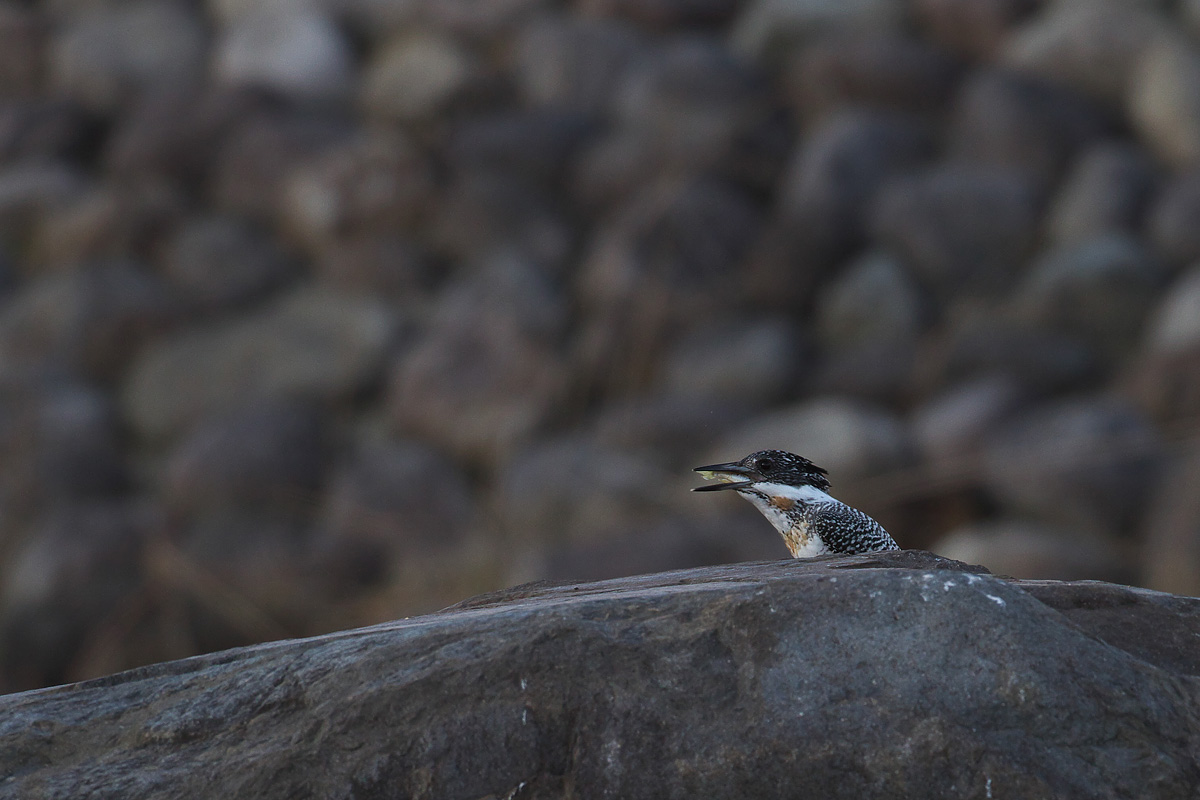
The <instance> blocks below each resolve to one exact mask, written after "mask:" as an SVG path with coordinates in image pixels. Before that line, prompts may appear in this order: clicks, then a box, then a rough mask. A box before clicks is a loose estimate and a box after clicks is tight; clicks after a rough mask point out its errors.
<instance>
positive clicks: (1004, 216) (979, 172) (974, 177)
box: [873, 166, 1039, 296]
mask: <svg viewBox="0 0 1200 800" xmlns="http://www.w3.org/2000/svg"><path fill="white" fill-rule="evenodd" d="M1038 210H1039V209H1038V205H1037V198H1036V194H1035V191H1034V186H1032V185H1031V184H1030V183H1029V182H1028V181H1026V180H1023V179H1022V178H1021V177H1019V176H1017V175H1013V174H1011V173H1008V172H1001V171H997V170H994V169H972V168H967V167H965V166H958V167H955V166H945V167H940V168H938V169H935V170H933V171H931V172H928V173H926V174H923V175H917V176H912V177H905V178H897V179H895V180H892V181H889V182H888V183H887V185H885V186H884V187H883V188H882V189H881V190H880V192H879V197H878V200H877V202H876V204H875V209H874V212H873V216H874V225H873V227H874V230H875V233H876V235H877V236H878V237H879V239H880V240H881V241H882V242H883V243H884V244H885V245H887V246H888V247H889V248H890V249H891V250H892V251H893V252H895V253H897V254H898V255H899V256H900V257H901V258H903V259H904V262H905V263H906V264H908V265H909V266H911V267H912V269H913V271H914V272H915V273H916V274H917V277H918V278H919V279H920V280H921V282H922V283H923V285H924V286H925V287H926V288H928V289H930V290H932V291H934V292H935V293H936V294H937V295H939V296H947V295H951V294H953V295H958V296H961V295H962V294H963V293H966V294H972V295H984V296H987V295H993V294H995V293H998V292H1001V291H1003V290H1004V289H1006V288H1008V287H1009V286H1011V285H1012V284H1013V282H1014V281H1015V278H1016V273H1017V270H1018V267H1019V266H1020V265H1021V264H1022V262H1023V261H1024V259H1025V257H1026V256H1027V255H1028V253H1029V251H1030V249H1031V248H1032V246H1033V244H1034V237H1035V235H1036V232H1037V223H1038Z"/></svg>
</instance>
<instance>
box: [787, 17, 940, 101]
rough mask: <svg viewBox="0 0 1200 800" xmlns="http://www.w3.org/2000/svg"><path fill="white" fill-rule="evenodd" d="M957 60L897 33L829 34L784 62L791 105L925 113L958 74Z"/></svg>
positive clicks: (938, 99)
mask: <svg viewBox="0 0 1200 800" xmlns="http://www.w3.org/2000/svg"><path fill="white" fill-rule="evenodd" d="M958 73H959V64H958V62H957V61H956V60H955V59H954V58H952V57H951V56H949V55H947V54H946V53H944V52H943V51H941V50H938V49H936V48H934V47H931V46H929V45H927V44H924V43H923V42H920V41H917V40H915V39H912V38H909V37H906V36H900V35H884V34H878V33H877V34H859V35H850V36H847V35H842V36H837V35H832V36H828V37H823V38H819V39H817V40H815V41H813V42H812V43H811V44H809V45H808V46H806V47H804V48H802V49H800V50H798V51H797V52H796V54H795V56H794V57H792V58H790V59H789V60H788V61H787V63H786V64H785V65H784V67H783V79H784V81H786V85H787V87H788V92H789V95H790V97H791V98H792V102H793V104H794V105H795V106H796V107H797V108H799V109H800V110H801V112H802V113H803V114H804V116H805V117H808V118H818V117H821V116H824V115H825V114H827V113H831V112H835V111H838V110H840V109H843V108H844V107H846V106H868V107H874V108H880V109H885V110H893V111H907V112H912V113H918V114H929V113H932V112H934V111H936V110H938V109H940V108H941V107H942V106H943V105H944V104H945V102H946V100H947V99H948V98H949V95H950V92H951V90H952V89H953V88H954V85H955V83H956V82H957V79H958Z"/></svg>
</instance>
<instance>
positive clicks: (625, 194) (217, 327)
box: [0, 0, 1200, 689]
mask: <svg viewBox="0 0 1200 800" xmlns="http://www.w3.org/2000/svg"><path fill="white" fill-rule="evenodd" d="M1198 8H1200V6H1197V4H1195V3H1168V2H1165V1H1163V2H1155V1H1154V0H1150V1H1149V2H1141V3H1127V2H1115V0H1113V1H1111V2H1110V1H1109V0H1104V1H1103V2H1096V3H1077V2H1070V1H1069V0H989V1H988V2H978V0H970V1H969V2H968V1H967V0H869V1H866V0H861V1H860V2H856V3H844V4H814V3H808V2H789V0H656V2H654V3H644V2H632V1H629V0H579V1H578V2H574V3H570V4H562V3H552V2H550V1H549V0H486V2H478V1H477V0H476V1H469V0H452V1H451V2H447V1H446V0H415V1H413V2H382V1H381V0H311V2H307V3H303V4H295V3H283V2H270V3H243V2H235V1H234V0H209V2H207V3H197V2H183V0H179V1H178V2H175V1H173V0H121V1H118V0H100V1H99V2H88V3H73V2H65V1H64V2H54V3H47V4H40V5H38V6H31V5H30V4H27V3H21V2H16V0H0V653H2V654H3V657H2V660H3V663H2V664H0V688H3V689H14V688H20V687H25V686H31V685H37V684H42V683H49V682H54V681H61V680H65V679H68V678H75V677H81V676H86V675H90V674H95V673H98V672H102V671H108V670H111V669H117V668H120V667H123V666H129V665H133V664H136V663H141V662H144V661H150V660H162V659H166V658H170V657H177V656H183V655H188V654H190V653H193V652H197V651H199V650H203V649H211V648H216V647H223V646H228V645H232V644H237V643H242V642H247V641H252V640H255V639H261V638H265V637H268V636H273V635H284V634H302V633H313V632H318V631H321V630H328V629H331V628H342V627H349V626H353V625H357V624H363V623H367V622H372V621H376V620H380V619H388V618H392V617H395V616H397V615H400V614H403V613H407V612H409V611H420V610H428V609H430V608H433V607H437V606H439V605H444V604H446V603H448V602H452V601H454V600H456V599H459V598H461V597H462V596H464V595H467V594H472V593H474V592H478V591H482V590H485V589H489V588H495V587H498V586H502V585H507V584H511V583H514V582H518V581H520V580H523V579H529V578H535V577H571V578H596V577H606V576H610V575H618V574H628V573H635V572H643V571H649V570H655V569H663V568H670V567H686V566H696V565H701V564H707V563H714V562H719V561H727V560H740V559H747V558H755V557H764V558H766V557H772V556H776V555H777V556H783V555H784V551H783V549H782V545H781V544H779V543H778V541H777V540H776V539H775V538H774V534H773V533H772V532H771V531H770V530H769V528H767V527H766V526H765V525H764V524H763V523H762V522H761V521H760V520H757V519H755V518H754V517H753V516H752V515H753V512H752V510H750V509H749V508H743V507H741V506H739V505H738V504H737V503H736V502H735V501H734V500H733V499H731V498H726V499H725V500H728V503H726V502H725V500H718V499H715V498H710V499H708V500H705V501H704V502H699V501H698V500H697V499H696V498H694V497H691V496H689V495H687V494H686V493H685V491H684V490H685V489H686V488H687V486H688V485H689V480H690V476H689V474H688V472H687V468H688V467H690V466H692V465H694V464H697V463H704V462H708V461H713V460H727V459H729V458H734V457H738V456H741V455H744V453H745V452H748V451H749V450H751V449H755V448H758V447H762V446H773V447H784V448H789V449H794V450H796V451H798V452H801V453H803V454H804V455H806V456H808V457H809V458H811V459H813V460H814V461H816V462H817V463H819V464H822V465H823V466H825V467H827V468H828V469H829V470H830V472H831V473H832V478H833V482H834V489H835V493H837V494H839V496H842V497H844V498H845V499H847V500H849V501H852V502H854V503H856V504H857V505H859V506H860V507H862V508H864V509H865V510H867V511H869V512H870V513H872V514H873V515H875V516H877V517H878V518H879V519H880V520H881V521H882V522H884V523H885V524H886V525H887V526H888V527H889V528H890V529H892V531H893V533H894V534H895V535H896V538H897V539H898V540H899V541H900V542H901V543H902V544H904V545H906V546H910V547H933V548H934V549H938V550H940V551H942V552H943V553H945V554H946V555H951V556H958V557H964V558H967V559H968V560H973V561H980V562H983V563H985V564H987V565H989V566H991V567H992V568H993V569H995V570H997V571H1001V572H1011V573H1013V574H1017V575H1022V576H1045V577H1094V578H1108V579H1115V580H1124V581H1132V582H1140V583H1145V584H1149V585H1152V586H1155V587H1157V588H1163V589H1169V590H1172V591H1177V592H1183V593H1200V508H1197V505H1196V503H1195V501H1194V499H1193V495H1194V494H1195V492H1194V491H1193V490H1192V487H1194V485H1195V484H1194V482H1193V481H1192V480H1191V479H1190V476H1191V475H1192V474H1193V473H1194V462H1195V460H1196V459H1197V458H1198V457H1200V456H1198V455H1197V452H1194V451H1196V446H1195V445H1194V444H1193V436H1192V431H1191V428H1190V426H1189V421H1190V420H1191V419H1192V417H1193V415H1194V414H1195V412H1196V411H1197V410H1200V377H1197V376H1200V228H1198V227H1197V226H1196V225H1195V220H1196V219H1198V218H1200V100H1197V98H1200V41H1198V39H1197V37H1198V36H1200V11H1197V9H1198ZM1165 478H1170V479H1169V480H1166V479H1165ZM1160 487H1161V488H1160Z"/></svg>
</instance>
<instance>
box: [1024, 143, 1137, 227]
mask: <svg viewBox="0 0 1200 800" xmlns="http://www.w3.org/2000/svg"><path fill="white" fill-rule="evenodd" d="M1157 182H1158V175H1157V174H1156V170H1155V168H1154V164H1153V163H1152V161H1151V160H1150V158H1149V156H1147V155H1146V154H1145V153H1144V152H1142V150H1141V149H1140V148H1138V147H1137V146H1135V145H1132V144H1127V143H1124V142H1101V143H1099V144H1095V145H1093V146H1091V147H1089V148H1088V149H1086V150H1084V151H1083V153H1081V154H1080V156H1079V158H1078V159H1076V161H1075V163H1074V165H1073V166H1072V167H1071V169H1070V170H1069V171H1068V173H1067V176H1066V179H1065V180H1064V182H1063V185H1062V186H1061V187H1060V188H1059V190H1058V194H1057V195H1056V197H1055V198H1054V201H1053V203H1052V205H1051V208H1050V212H1049V214H1050V220H1049V223H1048V227H1049V233H1050V236H1051V237H1052V238H1053V239H1054V240H1055V241H1056V242H1058V243H1060V244H1063V243H1069V242H1077V241H1082V240H1084V239H1090V238H1092V237H1094V236H1098V235H1100V234H1103V233H1112V232H1119V231H1124V232H1129V233H1133V232H1135V231H1137V230H1138V229H1139V227H1140V224H1141V221H1142V217H1143V215H1144V213H1145V211H1146V208H1147V206H1148V204H1149V201H1150V199H1151V195H1152V192H1153V190H1154V189H1155V188H1156V184H1157Z"/></svg>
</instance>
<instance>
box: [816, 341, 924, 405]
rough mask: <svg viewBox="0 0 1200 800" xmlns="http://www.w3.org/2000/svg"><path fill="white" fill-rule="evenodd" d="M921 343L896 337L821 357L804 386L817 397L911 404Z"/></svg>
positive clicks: (881, 403)
mask: <svg viewBox="0 0 1200 800" xmlns="http://www.w3.org/2000/svg"><path fill="white" fill-rule="evenodd" d="M917 359H918V349H917V343H916V342H915V341H914V340H913V339H905V338H903V337H899V336H898V337H896V338H892V339H875V340H872V341H865V342H861V343H859V344H857V345H852V346H850V347H846V348H844V349H840V350H829V351H826V352H825V353H823V354H820V355H818V357H817V363H816V367H815V369H814V370H813V371H812V374H811V375H805V376H803V377H804V382H803V384H802V385H803V386H804V388H805V390H806V391H808V392H812V393H815V394H824V395H834V396H840V397H847V398H854V399H857V400H862V401H866V402H868V403H877V404H880V405H890V406H895V405H898V404H907V403H908V402H909V401H910V399H911V396H912V393H913V376H914V373H915V372H916V369H917V367H918V361H917Z"/></svg>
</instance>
